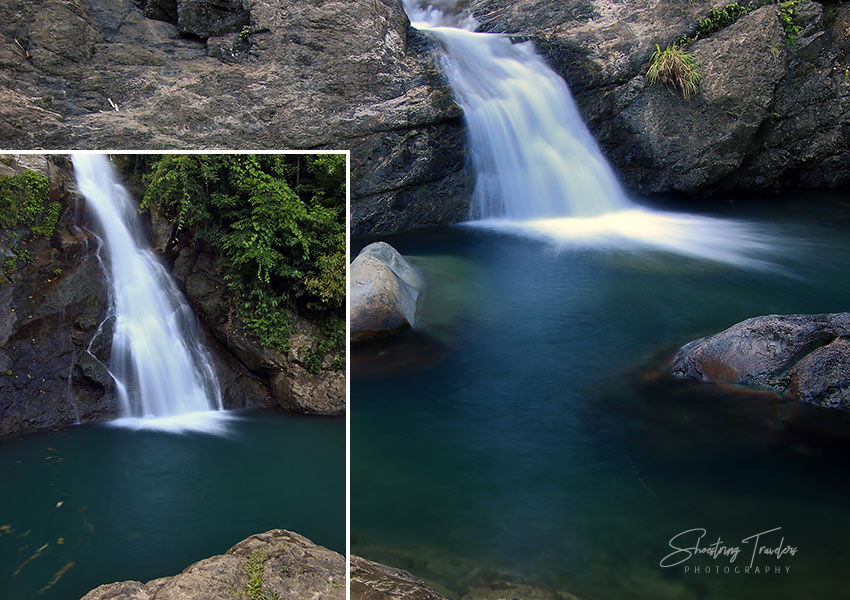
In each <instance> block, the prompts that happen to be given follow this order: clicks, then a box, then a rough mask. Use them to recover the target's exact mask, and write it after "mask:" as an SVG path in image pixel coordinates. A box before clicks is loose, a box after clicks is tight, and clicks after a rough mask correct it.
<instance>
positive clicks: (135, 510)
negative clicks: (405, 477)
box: [0, 411, 345, 600]
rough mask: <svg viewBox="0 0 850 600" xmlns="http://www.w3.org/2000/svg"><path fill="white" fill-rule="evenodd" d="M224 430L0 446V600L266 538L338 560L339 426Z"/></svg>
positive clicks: (154, 572)
mask: <svg viewBox="0 0 850 600" xmlns="http://www.w3.org/2000/svg"><path fill="white" fill-rule="evenodd" d="M228 428H229V432H230V433H229V434H227V435H224V436H211V435H205V434H197V433H196V434H182V435H178V434H172V433H162V432H152V431H128V430H126V429H118V428H113V427H108V426H105V425H84V426H78V427H72V428H68V429H64V430H61V431H47V432H41V433H35V434H29V435H24V436H19V437H14V438H5V439H0V481H2V482H3V485H2V487H0V590H2V591H0V597H2V598H3V599H4V600H5V599H9V600H24V599H26V600H29V599H32V598H45V599H64V600H67V599H72V598H79V597H81V596H82V595H83V594H85V593H86V592H87V591H88V590H90V589H92V588H94V587H96V586H98V585H100V584H103V583H109V582H112V581H119V580H124V579H135V580H141V581H148V580H150V579H154V578H156V577H163V576H167V575H174V574H177V573H179V572H180V571H182V570H183V569H184V568H186V567H187V566H189V565H190V564H191V563H193V562H195V561H198V560H201V559H203V558H206V557H208V556H211V555H213V554H221V553H223V552H225V551H226V550H227V549H228V548H229V547H230V546H232V545H233V544H235V543H236V542H238V541H240V540H242V539H244V538H245V537H247V536H249V535H252V534H254V533H260V532H262V531H267V530H269V529H273V528H283V529H290V530H293V531H296V532H298V533H300V534H302V535H305V536H307V537H308V538H310V539H312V540H313V541H314V542H316V543H318V544H322V545H325V546H327V547H329V548H332V549H333V550H336V551H338V552H341V553H344V552H345V423H344V421H343V420H342V419H330V418H311V417H302V416H295V415H280V414H276V413H272V412H268V411H248V412H241V413H239V414H238V418H237V419H235V420H234V421H232V422H230V423H229V424H228ZM57 574H58V575H57ZM54 578H57V579H56V581H55V582H54V583H53V584H51V580H53V579H54Z"/></svg>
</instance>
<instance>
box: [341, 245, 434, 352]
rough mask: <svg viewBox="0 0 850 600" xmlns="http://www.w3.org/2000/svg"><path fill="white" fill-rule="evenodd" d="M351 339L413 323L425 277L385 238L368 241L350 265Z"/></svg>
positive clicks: (372, 336) (361, 339) (384, 333)
mask: <svg viewBox="0 0 850 600" xmlns="http://www.w3.org/2000/svg"><path fill="white" fill-rule="evenodd" d="M349 279H350V281H351V287H350V291H349V295H350V298H349V314H350V321H351V341H352V343H360V342H364V341H367V340H370V339H375V338H376V337H385V336H387V335H392V334H394V333H398V332H400V331H404V330H406V329H410V328H411V327H413V324H414V322H415V317H416V301H417V299H418V298H419V293H420V291H421V289H422V284H423V282H422V278H421V276H420V275H419V273H418V272H417V270H416V269H415V268H414V267H413V266H412V265H411V264H410V263H408V262H407V261H406V260H405V259H404V257H403V256H402V255H401V254H399V253H398V251H397V250H396V249H395V248H393V247H392V246H390V245H389V244H387V243H385V242H375V243H373V244H369V245H368V246H366V247H365V248H363V250H362V251H361V252H360V254H358V255H357V258H355V259H354V261H353V262H352V263H351V266H350V268H349Z"/></svg>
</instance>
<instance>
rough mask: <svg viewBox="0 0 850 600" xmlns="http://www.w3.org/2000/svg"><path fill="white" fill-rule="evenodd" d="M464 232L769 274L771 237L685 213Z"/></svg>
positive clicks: (489, 226)
mask: <svg viewBox="0 0 850 600" xmlns="http://www.w3.org/2000/svg"><path fill="white" fill-rule="evenodd" d="M462 225H463V226H465V227H471V228H476V229H484V230H489V231H495V232H503V233H508V234H512V235H518V236H522V237H529V238H533V239H538V240H541V241H544V242H547V243H550V244H553V245H554V246H555V247H556V248H568V247H576V246H584V247H596V248H608V249H622V250H631V249H641V248H643V249H647V248H649V249H656V250H662V251H667V252H671V253H676V254H681V255H685V256H688V257H692V258H697V259H703V260H709V261H715V262H720V263H726V264H730V265H735V266H741V267H750V268H761V269H771V268H773V267H774V263H773V262H772V261H771V255H773V254H774V253H775V252H776V251H777V250H778V249H777V248H776V246H775V245H774V244H773V243H771V239H776V237H775V235H770V232H767V231H765V230H764V229H763V228H761V227H757V226H756V225H755V224H751V223H747V222H744V221H738V220H731V219H719V218H715V217H707V216H702V215H694V214H687V213H674V212H661V211H651V210H646V209H640V208H636V209H629V210H622V211H617V212H611V213H606V214H603V215H599V216H596V217H560V218H552V219H533V220H527V221H516V220H508V219H484V220H480V221H469V222H467V223H463V224H462Z"/></svg>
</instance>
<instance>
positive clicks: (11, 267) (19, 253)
mask: <svg viewBox="0 0 850 600" xmlns="http://www.w3.org/2000/svg"><path fill="white" fill-rule="evenodd" d="M12 252H13V253H14V255H13V256H7V257H6V258H5V260H4V261H3V274H4V275H5V276H6V279H10V278H11V277H12V275H14V274H15V273H17V272H18V269H19V268H20V266H21V265H22V264H23V265H25V264H28V263H31V262H32V257H31V256H30V253H29V250H25V249H21V248H12Z"/></svg>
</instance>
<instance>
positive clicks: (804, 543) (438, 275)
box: [351, 196, 850, 599]
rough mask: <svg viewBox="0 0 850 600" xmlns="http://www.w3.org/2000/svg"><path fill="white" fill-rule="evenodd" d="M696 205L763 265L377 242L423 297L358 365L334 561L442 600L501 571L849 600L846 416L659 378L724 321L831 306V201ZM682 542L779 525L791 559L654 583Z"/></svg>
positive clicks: (611, 584) (526, 241)
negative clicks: (348, 558)
mask: <svg viewBox="0 0 850 600" xmlns="http://www.w3.org/2000/svg"><path fill="white" fill-rule="evenodd" d="M813 200H817V204H816V203H814V202H813ZM711 212H712V214H710V215H706V216H712V217H719V218H728V217H734V218H735V219H738V220H744V221H746V222H747V223H748V224H749V225H750V226H751V227H753V228H754V229H755V230H757V231H758V232H759V233H760V234H763V235H765V236H767V239H768V240H770V246H771V247H770V249H769V252H767V254H766V255H765V254H762V255H761V258H765V259H766V261H767V262H765V263H758V264H753V263H735V262H734V261H731V262H730V261H713V260H705V259H700V258H698V257H696V256H684V255H681V254H673V253H668V252H665V251H664V250H663V249H660V248H655V249H653V248H650V247H646V246H643V245H638V246H636V245H634V244H631V243H624V244H616V243H606V244H602V245H594V244H593V243H582V244H563V243H552V242H550V241H546V240H545V239H541V238H539V237H534V236H521V235H516V232H506V231H491V230H483V229H470V228H467V227H454V228H446V229H442V230H438V231H432V232H425V233H420V234H408V235H403V236H392V237H386V238H383V239H385V240H386V241H388V242H389V243H391V244H393V245H394V246H395V247H396V248H397V249H398V250H399V251H401V252H402V253H404V254H406V255H409V256H412V257H413V260H414V261H415V262H416V264H417V265H419V266H420V267H421V268H422V270H423V273H424V274H425V277H426V280H427V281H428V287H427V289H426V290H425V293H424V296H423V298H422V304H421V306H420V314H419V322H418V325H419V327H420V330H419V331H417V332H414V333H412V334H410V335H408V336H405V337H404V338H401V339H399V340H397V341H395V342H392V343H385V344H382V345H377V346H367V347H363V348H360V349H358V350H357V351H356V352H355V353H354V356H353V362H352V373H353V379H352V385H351V393H352V399H351V400H352V406H353V407H354V410H353V411H352V413H351V435H352V439H351V448H352V455H351V469H352V472H351V475H352V492H351V494H352V496H351V498H352V509H351V510H352V551H353V552H354V553H358V554H361V555H364V556H366V557H367V558H372V559H376V560H382V561H385V562H388V563H390V564H393V565H394V566H398V567H402V568H406V569H409V570H411V571H412V572H413V573H414V574H416V575H418V576H420V577H422V578H424V579H426V580H428V581H429V582H431V583H433V584H434V585H436V586H437V587H439V588H440V589H441V590H442V591H444V592H445V593H447V594H449V595H450V596H451V597H460V596H462V595H463V594H464V593H466V592H467V591H468V590H470V589H472V588H475V587H476V586H479V585H482V584H486V583H488V582H492V581H494V580H498V579H506V578H507V579H514V580H516V579H523V580H525V581H526V582H528V583H530V584H533V585H539V586H543V587H547V588H550V589H555V590H560V591H563V592H570V593H573V594H576V595H578V596H579V597H582V598H596V599H600V598H604V599H608V598H610V599H615V598H648V599H649V598H652V599H658V598H700V599H706V598H711V599H714V598H717V599H725V598H733V597H734V598H754V599H755V598H766V597H771V598H788V599H791V598H794V599H796V598H818V597H841V596H842V593H843V594H848V593H850V584H848V583H847V581H846V578H845V577H844V575H843V565H844V561H845V560H846V555H847V551H848V550H850V542H848V540H847V532H848V531H850V527H848V526H849V525H850V519H848V517H847V512H846V510H847V506H846V502H847V498H850V478H848V477H847V475H846V472H847V469H846V465H847V463H848V460H850V419H848V418H847V416H846V415H844V414H842V413H836V412H833V411H828V410H825V409H818V408H815V407H810V406H805V405H797V404H790V403H786V402H782V401H780V400H778V399H777V398H775V397H774V396H772V395H769V394H757V393H752V394H741V393H729V392H728V391H724V390H718V389H716V388H710V387H708V386H701V385H695V384H688V383H681V382H676V381H673V380H671V379H669V378H667V377H665V376H664V374H663V371H664V369H663V363H664V360H665V359H667V358H669V356H670V355H671V353H672V352H674V351H675V350H676V349H677V348H678V347H679V346H680V345H681V344H683V343H685V342H687V341H689V340H691V339H693V338H695V337H699V336H702V335H706V334H709V333H713V332H716V331H719V330H722V329H724V328H726V327H728V326H730V325H732V324H734V323H735V322H737V321H739V320H741V319H744V318H747V317H751V316H755V315H760V314H767V313H795V312H809V313H816V312H833V311H841V310H847V309H848V307H850V278H848V277H847V273H848V268H850V236H848V235H847V231H848V225H850V204H848V203H847V202H846V199H844V198H839V199H838V201H837V202H826V201H824V200H823V198H822V197H818V198H814V197H805V196H804V197H798V198H794V199H793V201H791V199H786V200H784V201H783V200H779V199H773V200H772V201H771V202H769V203H762V204H754V205H747V204H743V205H741V204H734V205H728V206H719V207H717V206H715V208H714V209H713V210H712V211H711ZM368 241H371V240H366V239H361V240H358V241H357V243H359V244H361V245H362V244H365V243H367V242H368ZM717 244H722V232H721V235H720V236H719V237H718V241H717ZM356 250H357V248H355V251H356ZM761 250H764V248H762V249H761ZM761 250H760V251H761ZM699 527H702V528H706V529H707V530H708V536H707V542H709V541H711V542H713V541H714V540H715V539H717V537H718V536H719V537H721V538H723V540H724V542H727V543H730V544H733V543H734V544H737V545H739V546H742V548H743V549H744V550H747V549H749V548H750V547H751V546H747V545H742V544H741V540H742V538H745V537H747V536H750V535H752V534H756V533H759V532H762V531H766V530H769V529H773V528H775V527H781V528H782V530H781V533H780V534H778V535H779V537H782V536H784V537H785V543H786V544H791V545H793V546H795V547H796V548H797V549H798V551H797V553H796V555H795V556H793V557H789V556H784V557H783V558H781V559H780V560H778V561H776V560H773V559H770V560H762V561H761V566H762V567H763V566H766V565H769V566H771V567H774V566H776V565H779V566H782V567H783V568H784V567H785V566H788V567H790V571H789V572H787V573H784V574H776V573H773V572H771V573H770V574H768V575H765V574H761V575H754V574H746V575H745V574H742V573H741V574H737V575H736V574H734V573H730V574H724V573H722V572H721V573H719V574H718V573H709V574H706V573H705V572H704V571H703V572H701V573H700V574H698V575H697V574H694V573H693V572H690V573H685V572H683V570H682V569H681V568H679V569H664V568H661V567H660V566H659V561H660V560H661V559H662V558H663V557H664V556H665V555H666V554H668V553H669V552H671V549H670V548H669V547H668V545H667V544H668V540H670V538H671V537H672V536H674V535H675V534H677V533H679V532H682V531H684V530H687V529H691V528H699ZM779 537H774V538H770V541H771V542H773V545H776V544H777V543H778V542H779ZM745 562H746V563H748V562H749V561H748V560H746V561H745V558H744V556H741V557H740V558H739V559H738V562H737V564H739V565H743V564H744V563H745ZM689 564H690V565H691V566H699V565H702V566H703V567H704V566H706V565H721V566H723V565H724V564H728V563H724V562H722V561H714V560H708V559H705V560H701V561H697V560H694V561H692V562H690V563H689ZM757 564H760V563H757Z"/></svg>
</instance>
